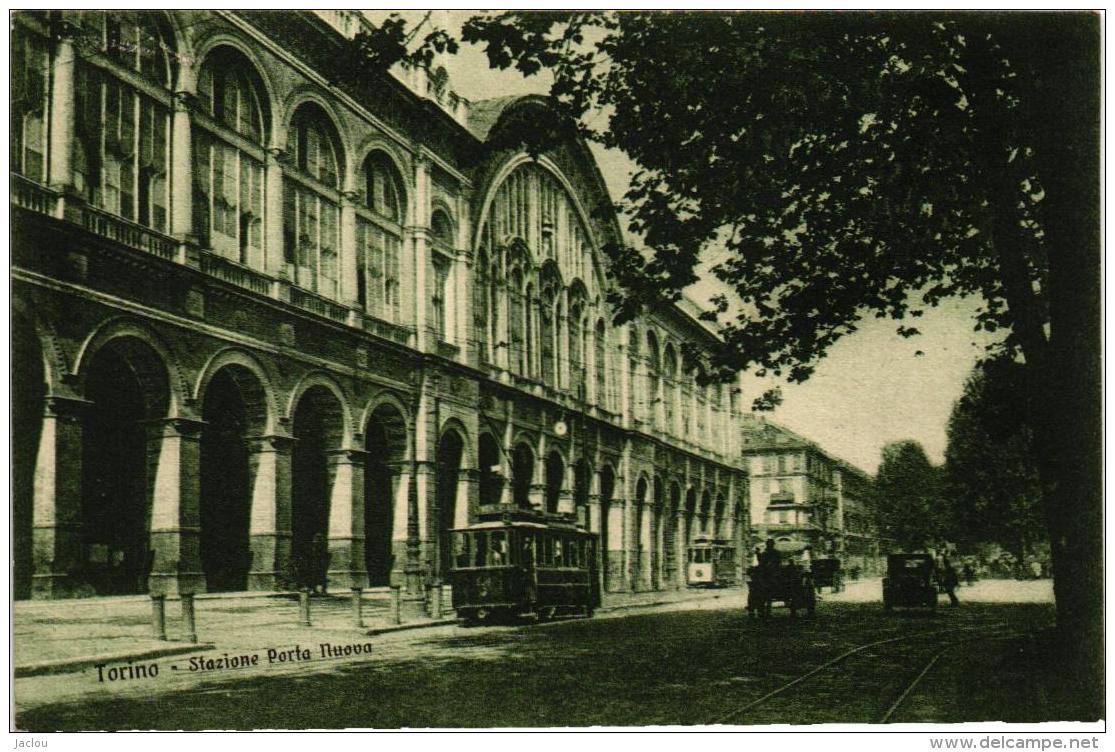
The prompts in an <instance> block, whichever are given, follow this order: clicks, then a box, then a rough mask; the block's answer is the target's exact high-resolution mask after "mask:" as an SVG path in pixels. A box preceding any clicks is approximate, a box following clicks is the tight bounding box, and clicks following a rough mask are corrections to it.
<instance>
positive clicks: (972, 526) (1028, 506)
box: [945, 358, 1045, 559]
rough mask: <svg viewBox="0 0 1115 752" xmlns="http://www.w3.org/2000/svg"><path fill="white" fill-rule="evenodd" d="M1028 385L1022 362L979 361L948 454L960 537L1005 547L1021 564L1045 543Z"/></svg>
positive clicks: (956, 412)
mask: <svg viewBox="0 0 1115 752" xmlns="http://www.w3.org/2000/svg"><path fill="white" fill-rule="evenodd" d="M1023 384H1024V378H1023V373H1022V367H1021V366H1020V365H1019V364H1018V363H1015V362H1013V361H1011V360H1008V359H1005V358H997V359H991V360H987V361H984V362H982V363H980V364H978V365H977V366H976V367H975V369H974V370H973V371H972V374H971V376H969V378H968V381H967V383H966V384H965V385H964V393H963V394H962V395H961V397H960V399H958V400H957V401H956V404H955V405H954V406H953V410H952V415H951V416H950V418H949V423H948V447H947V449H946V450H945V497H946V498H947V500H948V503H949V505H950V506H951V517H952V519H953V522H954V525H955V530H956V535H957V536H958V537H959V538H960V539H961V540H968V541H989V542H996V543H999V544H1001V545H1002V546H1004V547H1005V548H1007V549H1008V550H1010V551H1012V552H1014V553H1015V555H1017V556H1018V557H1019V558H1020V559H1021V558H1022V557H1023V556H1024V555H1025V553H1026V552H1025V550H1024V549H1025V548H1026V547H1027V546H1028V545H1030V544H1032V543H1034V542H1037V541H1039V540H1044V539H1045V535H1044V534H1043V532H1042V524H1041V523H1042V519H1041V498H1042V489H1041V483H1040V480H1039V476H1038V469H1037V463H1036V462H1035V460H1034V455H1033V436H1032V432H1031V429H1030V427H1029V426H1028V425H1027V424H1026V421H1025V420H1024V419H1023V416H1024V415H1025V413H1026V410H1025V404H1024V403H1025V399H1024V395H1025V389H1024V388H1023Z"/></svg>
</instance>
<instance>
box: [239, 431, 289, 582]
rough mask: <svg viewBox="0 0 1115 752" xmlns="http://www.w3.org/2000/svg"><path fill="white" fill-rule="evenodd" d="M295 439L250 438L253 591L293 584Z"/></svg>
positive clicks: (250, 576) (250, 528) (286, 437)
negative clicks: (292, 479)
mask: <svg viewBox="0 0 1115 752" xmlns="http://www.w3.org/2000/svg"><path fill="white" fill-rule="evenodd" d="M295 441H296V439H294V438H293V437H290V436H279V435H270V436H256V437H252V438H251V439H249V441H248V451H249V455H248V463H249V471H250V473H251V478H252V511H251V522H250V527H249V534H250V536H251V549H252V569H251V571H250V572H249V573H248V589H249V590H283V589H286V588H287V587H289V586H290V585H292V584H293V577H292V572H291V569H290V568H291V565H292V562H291V541H292V539H293V534H292V531H291V486H290V484H291V472H290V469H291V464H290V463H291V455H292V452H293V450H294V442H295Z"/></svg>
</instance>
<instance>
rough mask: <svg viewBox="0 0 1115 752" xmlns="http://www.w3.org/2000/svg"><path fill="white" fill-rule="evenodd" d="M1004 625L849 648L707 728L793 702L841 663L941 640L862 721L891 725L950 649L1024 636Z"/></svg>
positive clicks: (931, 632) (935, 632)
mask: <svg viewBox="0 0 1115 752" xmlns="http://www.w3.org/2000/svg"><path fill="white" fill-rule="evenodd" d="M1006 626H1007V625H1006V624H1004V623H993V624H985V625H975V626H962V627H954V628H949V629H937V630H928V631H921V632H914V633H911V634H906V635H899V636H895V637H887V638H885V639H879V640H872V641H871V642H866V643H863V644H860V645H856V646H855V647H852V648H849V649H847V650H845V651H843V652H841V653H840V654H838V655H836V656H835V657H833V658H830V659H828V660H827V661H824V662H823V663H821V664H820V665H818V666H815V667H814V668H812V669H810V670H809V671H806V672H805V673H803V674H801V675H799V676H797V677H795V678H794V679H791V680H790V681H788V682H786V683H784V684H782V685H780V686H778V687H776V688H774V689H772V690H770V691H768V692H766V693H765V694H763V695H761V696H760V697H758V698H756V699H754V700H751V701H750V702H747V703H745V704H743V705H741V706H739V707H737V708H736V709H734V710H732V711H731V712H729V713H726V714H723V715H720V716H718V717H716V718H714V719H712V720H710V721H709V722H708V723H709V725H720V724H726V723H730V722H738V721H739V719H740V718H741V717H745V716H747V715H748V714H751V713H752V712H753V711H755V710H756V709H757V708H760V707H762V706H766V705H768V704H770V703H771V701H772V700H776V699H782V700H783V701H785V700H792V699H793V695H794V693H795V691H797V692H800V691H801V690H802V689H803V685H806V684H807V683H809V682H810V680H811V679H814V678H815V677H819V676H820V675H822V674H825V673H828V672H832V671H833V670H834V669H836V668H837V667H840V666H842V664H845V663H846V662H848V661H849V660H851V659H855V658H857V657H860V658H863V657H870V658H871V659H873V660H879V659H880V656H879V654H878V653H877V652H876V651H873V649H882V650H884V651H885V650H889V649H890V648H892V647H897V646H902V647H907V646H908V645H909V644H910V643H911V642H913V641H916V640H921V639H931V638H935V637H937V638H942V639H941V640H938V641H937V642H936V643H935V644H934V643H930V645H929V646H930V647H931V648H932V647H937V648H938V649H937V650H935V651H933V652H932V654H931V655H930V656H929V658H928V660H926V658H925V656H924V652H922V653H921V654H920V655H918V656H917V659H918V660H917V662H915V667H917V668H918V669H919V670H917V673H916V674H915V675H914V677H913V679H912V680H910V681H908V682H906V683H905V685H904V686H903V688H902V690H901V691H900V692H898V693H897V696H896V697H895V695H894V693H890V694H889V696H890V697H895V699H893V700H892V701H890V702H889V704H888V705H887V707H886V709H885V711H883V713H882V715H877V716H874V717H872V718H870V719H865V722H875V723H890V722H893V719H894V717H895V715H896V714H897V713H898V712H899V711H900V710H901V709H902V708H903V707H904V706H905V704H906V702H907V700H908V699H909V698H910V696H912V695H913V693H914V691H915V690H916V689H917V687H918V686H919V685H920V683H921V682H922V680H924V678H925V677H926V676H927V675H928V674H929V673H930V672H931V671H932V670H933V668H934V666H936V664H937V663H938V662H939V661H940V659H941V658H942V657H943V656H944V655H945V654H946V653H947V652H948V651H949V650H952V649H954V648H956V647H958V646H959V645H962V644H965V643H969V642H973V641H978V640H983V639H1008V638H1011V637H1017V636H1020V635H1021V634H1023V633H1022V632H1018V631H1008V632H1002V631H1001V630H1002V629H1003V628H1004V627H1006ZM946 636H956V637H959V639H947V637H946ZM869 651H871V652H869ZM895 658H898V659H899V660H902V659H903V658H904V656H902V655H901V654H898V655H897V656H889V659H890V660H895ZM806 706H807V707H808V704H806ZM766 709H767V708H764V710H766ZM794 720H795V722H803V723H809V722H811V721H808V720H804V719H803V717H802V716H795V718H794ZM759 722H762V721H759ZM781 722H785V721H781ZM816 722H831V720H830V719H824V721H816Z"/></svg>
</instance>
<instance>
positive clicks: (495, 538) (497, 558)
mask: <svg viewBox="0 0 1115 752" xmlns="http://www.w3.org/2000/svg"><path fill="white" fill-rule="evenodd" d="M488 548H489V551H490V552H491V555H490V557H489V562H490V564H491V566H493V567H502V566H503V565H504V564H506V563H507V535H506V533H504V532H502V531H496V532H492V533H491V534H490V536H489V544H488Z"/></svg>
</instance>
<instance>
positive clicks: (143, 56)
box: [72, 11, 173, 232]
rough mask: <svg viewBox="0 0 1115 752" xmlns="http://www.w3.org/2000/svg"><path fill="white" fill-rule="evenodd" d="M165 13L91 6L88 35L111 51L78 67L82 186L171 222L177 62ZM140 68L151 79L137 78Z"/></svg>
mask: <svg viewBox="0 0 1115 752" xmlns="http://www.w3.org/2000/svg"><path fill="white" fill-rule="evenodd" d="M158 15H159V14H157V13H150V12H148V13H136V12H132V11H112V12H107V13H106V12H90V13H87V14H84V15H83V16H82V21H83V25H84V26H86V27H87V33H88V37H87V38H91V39H93V40H96V43H98V44H99V45H100V48H101V50H103V51H104V53H105V55H104V57H96V58H95V57H94V56H91V55H87V54H82V55H79V56H78V60H77V62H76V64H75V65H76V67H75V69H74V74H75V75H74V89H75V101H74V141H73V146H72V148H73V171H74V187H75V188H76V189H77V191H78V192H79V193H80V194H81V195H82V196H84V197H85V199H86V200H87V201H89V203H91V204H92V205H94V206H96V207H98V208H100V209H103V210H104V211H107V212H110V213H112V214H115V215H117V216H120V217H123V218H124V219H128V220H131V221H133V222H137V223H139V224H141V225H145V226H147V227H150V228H153V229H155V230H157V231H160V232H165V231H166V230H167V224H168V219H169V218H168V211H167V207H168V206H169V205H170V202H169V193H168V191H169V181H168V180H167V176H168V171H169V151H170V146H169V143H168V139H169V133H170V109H171V92H170V90H169V88H168V87H169V84H170V81H171V68H170V62H169V58H168V56H167V51H168V50H172V49H173V45H171V44H170V41H169V39H168V36H167V35H165V34H163V33H162V32H161V31H160V29H159V26H158V25H157V23H156V19H157V17H158ZM136 74H139V75H140V76H141V77H143V78H144V79H146V80H147V82H148V83H149V84H152V85H150V86H140V85H137V84H136V83H135V75H136Z"/></svg>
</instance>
